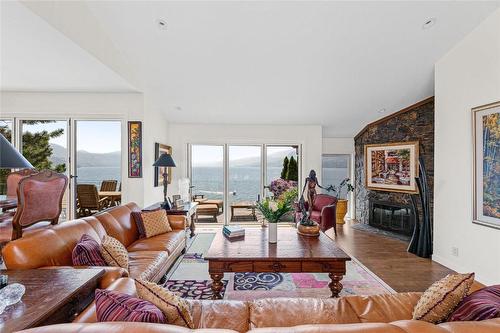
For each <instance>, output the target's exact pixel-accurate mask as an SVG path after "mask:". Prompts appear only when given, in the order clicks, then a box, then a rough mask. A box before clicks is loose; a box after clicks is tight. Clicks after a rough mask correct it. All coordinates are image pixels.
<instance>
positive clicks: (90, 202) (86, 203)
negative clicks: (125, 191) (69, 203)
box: [76, 184, 109, 217]
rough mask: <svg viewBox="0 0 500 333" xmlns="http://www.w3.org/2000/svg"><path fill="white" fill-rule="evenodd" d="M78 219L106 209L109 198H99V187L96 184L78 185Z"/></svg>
mask: <svg viewBox="0 0 500 333" xmlns="http://www.w3.org/2000/svg"><path fill="white" fill-rule="evenodd" d="M76 196H77V198H78V217H84V216H90V215H92V214H94V213H97V212H99V211H101V210H103V209H105V208H106V207H107V206H106V203H107V202H109V198H108V197H104V198H99V192H98V191H97V186H95V185H94V184H77V185H76Z"/></svg>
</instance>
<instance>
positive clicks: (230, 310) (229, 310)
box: [73, 278, 250, 332]
mask: <svg viewBox="0 0 500 333" xmlns="http://www.w3.org/2000/svg"><path fill="white" fill-rule="evenodd" d="M107 289H108V290H114V291H118V292H121V293H124V294H127V295H130V296H134V297H137V291H136V288H135V281H134V280H133V279H130V278H122V279H119V280H116V281H115V282H114V283H112V284H111V285H110V286H109V287H108V288H107ZM188 302H189V303H190V305H191V314H192V317H193V323H194V327H196V328H218V329H221V331H224V330H223V329H230V330H234V331H236V332H246V331H248V330H249V326H248V318H249V311H250V310H249V306H248V303H247V302H242V301H224V300H221V301H217V302H212V301H200V300H188ZM73 322H75V323H95V322H97V317H96V312H95V303H92V304H91V305H90V306H88V307H87V308H86V309H85V310H84V311H83V312H82V313H81V314H80V315H79V316H78V317H76V319H75V320H74V321H73Z"/></svg>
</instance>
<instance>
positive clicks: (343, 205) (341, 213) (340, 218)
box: [331, 178, 354, 224]
mask: <svg viewBox="0 0 500 333" xmlns="http://www.w3.org/2000/svg"><path fill="white" fill-rule="evenodd" d="M344 188H345V189H346V192H345V198H344V197H343V196H342V194H343V193H342V190H343V189H344ZM331 190H332V191H333V193H334V196H335V197H336V198H337V207H336V212H337V213H336V215H337V224H344V223H345V222H344V217H345V215H346V214H347V207H348V204H349V200H348V199H347V194H348V193H349V192H352V191H353V190H354V186H352V185H351V180H350V179H349V178H345V179H344V180H342V181H341V182H340V184H339V185H338V186H332V187H331Z"/></svg>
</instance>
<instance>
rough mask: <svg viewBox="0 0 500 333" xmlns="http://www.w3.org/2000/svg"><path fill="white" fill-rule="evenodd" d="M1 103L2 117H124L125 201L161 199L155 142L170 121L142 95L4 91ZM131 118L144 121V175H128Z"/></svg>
mask: <svg viewBox="0 0 500 333" xmlns="http://www.w3.org/2000/svg"><path fill="white" fill-rule="evenodd" d="M0 106H1V107H0V117H30V118H31V117H41V118H42V117H43V118H51V117H60V118H68V117H71V118H76V119H119V120H122V163H121V165H122V181H123V184H122V191H123V198H122V199H123V200H122V201H123V202H128V201H135V202H136V203H137V204H139V205H144V204H145V205H147V204H150V203H153V202H156V201H160V200H161V199H162V195H161V188H154V187H153V167H152V164H153V162H154V142H155V141H158V142H162V143H165V142H166V139H167V134H166V128H167V122H166V118H165V116H164V115H163V113H162V112H161V111H159V110H154V109H152V108H151V107H149V106H148V105H145V103H144V96H143V94H140V93H55V92H51V93H43V92H1V94H0ZM145 110H147V112H145ZM129 120H143V178H128V155H127V154H128V145H127V121H129ZM103 144H105V143H103Z"/></svg>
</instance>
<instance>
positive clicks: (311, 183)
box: [299, 170, 334, 225]
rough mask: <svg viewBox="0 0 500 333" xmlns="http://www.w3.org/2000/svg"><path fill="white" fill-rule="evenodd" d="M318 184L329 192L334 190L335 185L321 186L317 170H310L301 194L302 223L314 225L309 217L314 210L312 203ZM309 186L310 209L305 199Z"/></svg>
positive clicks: (308, 200)
mask: <svg viewBox="0 0 500 333" xmlns="http://www.w3.org/2000/svg"><path fill="white" fill-rule="evenodd" d="M316 186H318V187H319V188H322V189H324V190H327V191H328V192H330V191H332V190H333V189H334V187H333V186H332V185H330V186H328V187H327V188H325V187H323V186H321V185H320V184H319V182H318V178H317V177H316V171H314V170H311V171H309V177H307V178H306V181H305V184H304V188H303V189H302V194H301V195H300V199H299V210H300V212H301V213H302V218H301V219H300V224H302V225H313V224H315V222H313V221H312V220H310V219H309V216H311V212H312V203H313V202H314V197H315V196H316ZM306 188H307V202H308V205H309V209H308V210H307V209H306V203H305V200H304V191H305V190H306Z"/></svg>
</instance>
